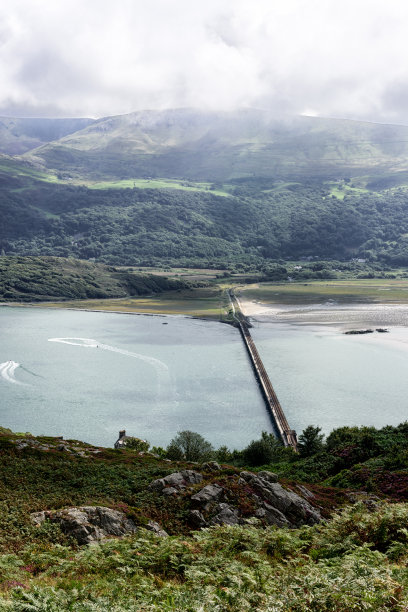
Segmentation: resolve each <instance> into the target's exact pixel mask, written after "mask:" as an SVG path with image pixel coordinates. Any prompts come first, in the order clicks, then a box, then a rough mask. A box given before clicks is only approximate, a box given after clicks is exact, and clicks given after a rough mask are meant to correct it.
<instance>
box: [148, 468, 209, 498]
mask: <svg viewBox="0 0 408 612" xmlns="http://www.w3.org/2000/svg"><path fill="white" fill-rule="evenodd" d="M202 479H203V477H202V475H201V474H200V473H199V472H195V471H194V470H182V471H181V472H174V473H173V474H169V475H168V476H165V477H164V478H158V479H157V480H153V482H151V483H150V485H149V489H152V490H153V491H157V492H159V493H160V492H164V491H163V490H164V489H165V487H173V488H175V489H176V490H178V491H180V490H182V489H185V488H186V487H187V486H188V485H189V484H198V483H200V482H201V481H202Z"/></svg>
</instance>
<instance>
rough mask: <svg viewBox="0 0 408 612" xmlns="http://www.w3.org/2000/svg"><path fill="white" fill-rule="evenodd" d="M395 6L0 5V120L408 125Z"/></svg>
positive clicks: (75, 1)
mask: <svg viewBox="0 0 408 612" xmlns="http://www.w3.org/2000/svg"><path fill="white" fill-rule="evenodd" d="M407 26H408V5H407V4H406V3H405V2H403V1H400V0H388V2H387V3H385V2H384V0H354V1H351V0H342V2H338V1H337V0H336V1H335V0H206V1H205V2H202V1H201V0H53V1H50V0H3V1H2V3H1V5H0V83H1V86H0V114H6V113H9V114H13V113H20V114H31V115H32V116H35V115H50V114H53V115H60V116H62V115H65V116H68V115H70V116H79V115H82V116H84V115H87V116H103V115H111V114H120V113H126V112H131V111H133V110H138V109H143V108H166V107H183V106H195V107H202V108H207V109H208V108H210V109H233V108H237V107H242V106H267V107H270V108H272V109H274V110H276V111H277V112H294V113H302V112H303V113H304V112H305V111H306V110H307V109H313V113H314V114H317V115H324V116H344V117H352V118H359V119H367V120H376V121H398V122H406V123H408V108H407V107H406V104H405V102H406V99H407V96H408V68H407V67H408V63H407V61H406V31H407Z"/></svg>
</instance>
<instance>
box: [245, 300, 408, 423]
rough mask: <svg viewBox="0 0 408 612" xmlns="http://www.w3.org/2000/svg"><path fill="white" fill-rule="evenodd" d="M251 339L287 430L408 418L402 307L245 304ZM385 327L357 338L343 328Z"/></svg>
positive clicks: (406, 316) (406, 324)
mask: <svg viewBox="0 0 408 612" xmlns="http://www.w3.org/2000/svg"><path fill="white" fill-rule="evenodd" d="M246 306H247V308H246V311H247V312H251V314H252V322H253V325H254V327H253V329H252V330H251V334H252V336H253V338H254V340H255V342H256V345H257V348H258V351H259V353H260V355H261V357H262V359H263V362H264V365H265V367H266V370H267V371H268V373H269V376H270V378H271V380H272V384H273V386H274V388H275V391H276V393H277V395H278V397H279V400H280V402H281V404H282V406H283V408H284V412H285V415H286V417H287V419H288V422H289V424H290V426H291V427H292V428H293V429H296V431H297V432H298V433H300V432H301V431H302V430H303V429H304V428H305V427H306V426H307V425H318V426H319V427H321V428H322V430H323V431H324V432H325V433H329V432H330V431H331V430H332V429H334V428H336V427H342V426H344V425H359V426H361V425H373V426H375V427H383V426H385V425H397V424H399V423H401V422H403V421H406V420H408V307H407V306H406V305H400V304H346V305H345V304H343V305H341V304H337V303H335V302H332V301H329V302H326V303H323V304H314V305H309V306H305V305H298V306H282V305H279V306H276V305H270V306H266V307H265V306H263V307H260V305H255V306H254V305H252V308H251V305H248V304H247V305H246ZM367 328H369V329H372V330H375V329H376V328H387V329H388V330H389V333H379V332H376V331H374V332H373V333H370V334H364V335H345V333H344V332H345V331H348V330H350V329H367Z"/></svg>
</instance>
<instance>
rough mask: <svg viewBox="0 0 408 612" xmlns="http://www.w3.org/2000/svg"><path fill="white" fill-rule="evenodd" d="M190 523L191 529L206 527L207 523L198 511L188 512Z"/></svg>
mask: <svg viewBox="0 0 408 612" xmlns="http://www.w3.org/2000/svg"><path fill="white" fill-rule="evenodd" d="M189 518H190V523H191V524H192V525H193V527H206V526H207V521H206V520H205V518H204V516H203V515H202V514H201V512H200V511H199V510H190V517H189Z"/></svg>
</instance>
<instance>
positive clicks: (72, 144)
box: [30, 109, 408, 181]
mask: <svg viewBox="0 0 408 612" xmlns="http://www.w3.org/2000/svg"><path fill="white" fill-rule="evenodd" d="M31 156H35V158H36V159H37V161H39V162H40V163H42V164H43V165H45V166H46V167H47V168H52V169H56V170H59V171H65V172H69V173H71V174H72V175H73V176H77V175H82V176H83V175H86V176H88V177H93V178H102V177H112V178H136V177H173V178H187V179H195V180H211V181H226V180H230V179H231V178H239V177H250V176H253V175H255V176H266V177H272V176H273V177H275V178H296V177H303V178H304V177H305V176H320V177H339V176H351V175H359V174H366V173H368V172H370V171H372V170H373V169H374V170H380V169H381V170H382V171H395V170H398V169H405V168H406V165H407V163H408V127H404V126H392V125H380V124H370V123H362V122H357V121H348V120H341V119H320V118H312V117H293V118H276V117H275V116H274V115H272V114H271V113H270V112H267V111H263V110H254V109H247V110H242V111H236V112H224V113H215V112H212V113H211V112H199V111H195V110H191V109H179V110H167V111H143V112H135V113H131V114H129V115H123V116H116V117H108V118H104V119H100V120H98V121H95V122H94V123H92V124H91V125H89V126H88V127H86V128H85V129H83V130H81V131H79V132H76V133H75V134H70V135H68V136H66V137H64V138H61V139H60V140H59V141H58V142H53V143H49V144H46V145H44V146H42V147H39V148H38V149H36V150H35V151H33V152H32V153H30V157H31Z"/></svg>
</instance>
